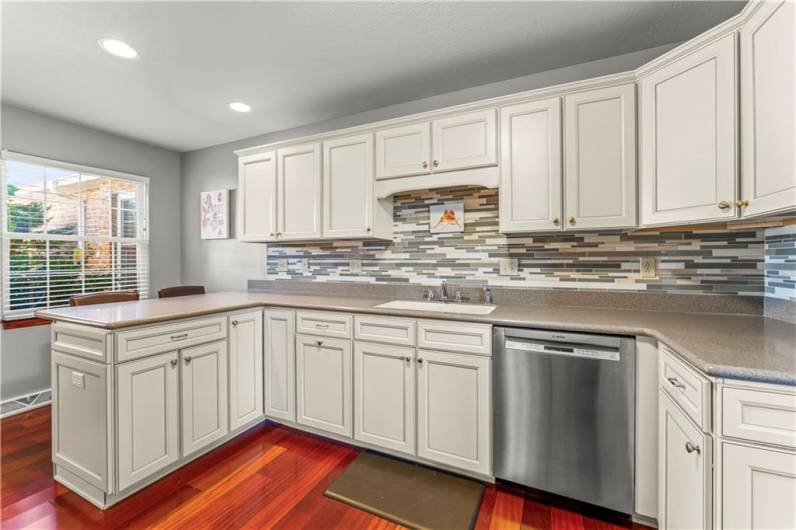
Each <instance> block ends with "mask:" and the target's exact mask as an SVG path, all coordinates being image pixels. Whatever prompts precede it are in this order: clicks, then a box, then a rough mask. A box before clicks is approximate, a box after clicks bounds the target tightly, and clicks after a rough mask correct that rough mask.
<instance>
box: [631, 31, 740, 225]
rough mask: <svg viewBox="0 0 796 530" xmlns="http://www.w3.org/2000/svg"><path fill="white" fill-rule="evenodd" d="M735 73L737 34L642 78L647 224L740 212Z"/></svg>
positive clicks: (643, 187)
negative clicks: (737, 193) (737, 185)
mask: <svg viewBox="0 0 796 530" xmlns="http://www.w3.org/2000/svg"><path fill="white" fill-rule="evenodd" d="M736 77H737V68H736V45H735V34H734V33H732V34H729V35H726V36H724V37H722V38H720V39H718V40H716V41H714V42H711V43H709V44H706V45H704V46H702V47H700V48H698V49H696V50H694V51H691V53H688V54H686V55H683V56H680V57H677V58H676V59H674V60H672V61H671V62H668V63H666V64H664V65H662V66H661V67H659V68H658V69H655V70H652V71H651V72H650V73H649V74H645V75H644V76H643V77H642V79H641V81H640V90H641V224H642V225H671V224H684V223H689V222H704V221H717V220H728V219H732V218H734V217H735V215H736V206H735V200H736V179H737V168H736V160H737V152H736V131H737V127H736V124H737V113H736V105H737V100H736V94H737V91H736Z"/></svg>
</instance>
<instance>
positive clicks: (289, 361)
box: [264, 309, 296, 421]
mask: <svg viewBox="0 0 796 530" xmlns="http://www.w3.org/2000/svg"><path fill="white" fill-rule="evenodd" d="M295 344H296V317H295V314H294V313H293V311H287V310H284V309H266V310H265V350H264V356H265V414H266V415H267V416H270V417H274V418H280V419H283V420H288V421H296V350H295Z"/></svg>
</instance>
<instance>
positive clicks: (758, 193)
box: [740, 0, 796, 217]
mask: <svg viewBox="0 0 796 530" xmlns="http://www.w3.org/2000/svg"><path fill="white" fill-rule="evenodd" d="M740 35H741V163H742V166H741V193H740V197H741V201H740V205H741V213H742V215H743V217H755V216H759V215H765V214H771V213H782V212H786V211H789V210H793V209H794V208H796V162H794V160H795V158H794V157H796V155H795V154H794V152H796V148H794V146H796V122H794V120H795V119H796V118H795V117H796V103H795V101H796V82H794V64H796V55H795V54H796V51H794V50H796V4H794V3H793V2H787V1H781V0H772V1H768V2H760V6H759V8H758V9H757V11H755V13H754V14H753V15H752V16H751V17H750V18H749V20H748V21H747V22H746V23H745V24H744V26H743V27H742V28H741V32H740Z"/></svg>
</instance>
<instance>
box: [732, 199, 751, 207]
mask: <svg viewBox="0 0 796 530" xmlns="http://www.w3.org/2000/svg"><path fill="white" fill-rule="evenodd" d="M735 206H737V207H738V208H743V207H745V206H749V201H747V200H740V201H735Z"/></svg>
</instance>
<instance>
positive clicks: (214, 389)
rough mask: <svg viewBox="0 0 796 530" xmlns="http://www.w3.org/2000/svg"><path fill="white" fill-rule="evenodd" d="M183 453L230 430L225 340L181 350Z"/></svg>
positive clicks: (201, 446)
mask: <svg viewBox="0 0 796 530" xmlns="http://www.w3.org/2000/svg"><path fill="white" fill-rule="evenodd" d="M180 358H181V360H182V363H181V364H182V372H181V376H182V382H181V387H182V454H183V456H187V455H190V454H192V453H195V452H196V451H199V450H200V449H202V448H204V447H205V446H207V445H209V444H211V443H213V442H215V441H216V440H218V439H220V438H222V437H223V436H224V435H226V434H227V433H228V432H229V424H228V423H227V422H228V420H227V341H218V342H212V343H210V344H202V345H199V346H193V347H191V348H185V349H184V350H180Z"/></svg>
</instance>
